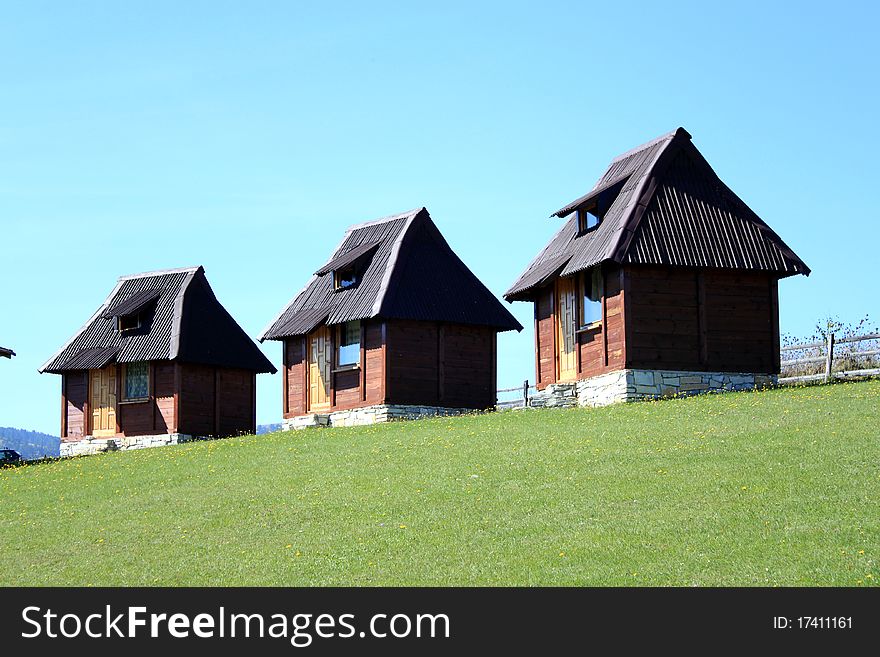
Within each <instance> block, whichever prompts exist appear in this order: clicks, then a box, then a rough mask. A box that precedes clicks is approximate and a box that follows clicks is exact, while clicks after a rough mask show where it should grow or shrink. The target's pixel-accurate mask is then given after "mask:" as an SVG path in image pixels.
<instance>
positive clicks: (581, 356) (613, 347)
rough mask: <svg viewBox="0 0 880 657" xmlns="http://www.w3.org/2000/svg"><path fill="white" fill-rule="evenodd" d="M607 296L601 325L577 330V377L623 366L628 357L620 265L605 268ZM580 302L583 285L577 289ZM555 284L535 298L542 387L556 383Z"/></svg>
mask: <svg viewBox="0 0 880 657" xmlns="http://www.w3.org/2000/svg"><path fill="white" fill-rule="evenodd" d="M602 276H603V279H604V280H603V283H604V288H605V296H604V298H603V300H602V314H603V321H602V324H601V326H597V327H594V328H592V329H586V330H581V331H579V332H578V333H577V344H578V365H577V371H578V375H577V378H579V379H585V378H588V377H591V376H596V375H597V374H602V373H604V372H610V371H612V370H617V369H621V368H622V367H623V363H624V357H625V331H624V294H623V285H624V279H623V278H622V276H621V269H620V268H619V267H608V266H605V267H603V271H602ZM577 296H578V303H580V288H579V287H578V289H577ZM554 304H555V291H554V286H553V284H552V283H551V284H550V285H548V286H546V287H544V288H543V289H542V290H540V292H539V293H538V296H537V299H536V301H535V341H536V348H535V352H536V372H535V376H536V379H535V380H536V381H537V384H538V389H541V390H542V389H544V388H545V387H547V385H548V384H550V383H555V382H556V373H557V363H556V358H557V355H556V330H555V329H556V324H555V322H556V319H555V317H554V314H555V311H556V309H555V307H554Z"/></svg>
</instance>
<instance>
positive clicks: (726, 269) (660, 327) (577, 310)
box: [504, 128, 810, 405]
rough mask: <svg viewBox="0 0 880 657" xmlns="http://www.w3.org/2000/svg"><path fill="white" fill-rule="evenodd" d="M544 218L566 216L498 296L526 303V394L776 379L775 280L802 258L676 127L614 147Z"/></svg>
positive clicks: (738, 384) (799, 269)
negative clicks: (529, 338) (599, 170)
mask: <svg viewBox="0 0 880 657" xmlns="http://www.w3.org/2000/svg"><path fill="white" fill-rule="evenodd" d="M551 216H552V217H558V218H560V219H566V221H565V223H564V225H563V226H562V228H561V229H560V230H559V232H558V233H556V235H555V236H554V237H553V238H552V239H551V240H550V242H549V244H547V246H545V247H544V249H542V250H541V252H540V253H539V254H538V256H537V257H536V258H535V259H534V260H533V261H532V262H531V263H530V264H529V266H528V267H527V268H526V270H525V272H523V274H522V275H521V276H520V277H519V278H518V279H517V281H516V282H515V283H514V284H513V286H512V287H511V288H510V289H509V290H508V291H507V293H506V294H505V295H504V296H505V298H506V299H507V300H508V301H529V302H531V303H533V304H534V308H535V361H536V379H537V386H538V389H539V390H542V391H544V392H543V393H542V394H540V395H538V399H537V402H538V403H539V404H542V403H545V404H549V405H557V404H558V405H571V404H574V403H580V404H581V405H602V404H606V403H611V402H614V401H621V400H631V399H639V398H644V397H656V396H661V395H670V394H676V393H689V392H699V391H705V390H716V389H730V388H736V389H739V388H747V387H754V386H760V385H764V384H769V383H771V382H773V381H774V380H775V376H776V375H777V374H778V373H779V302H778V294H777V284H778V282H779V280H780V279H782V278H785V277H787V276H793V275H795V274H807V275H808V274H809V272H810V270H809V268H807V266H806V265H805V264H804V262H803V261H802V260H801V259H800V258H799V257H798V256H797V255H795V254H794V252H793V251H792V250H791V249H790V248H789V247H788V246H786V244H785V243H784V242H783V241H782V239H781V238H780V237H779V236H778V235H777V234H776V233H775V232H773V230H772V229H771V228H770V227H769V226H768V225H767V224H766V223H764V222H763V221H762V220H761V219H760V218H759V217H758V216H757V215H756V214H755V213H754V212H752V210H751V209H749V207H748V206H747V205H746V204H745V203H744V202H743V201H742V200H740V198H739V197H738V196H737V195H736V194H734V193H733V192H732V191H731V190H730V189H729V188H728V187H727V186H726V185H725V184H724V183H723V182H721V180H720V179H719V178H718V176H717V175H716V174H715V172H714V171H713V170H712V168H711V167H710V166H709V164H708V163H707V162H706V160H705V159H704V158H703V156H702V155H701V154H700V152H699V151H698V150H697V148H696V147H695V146H694V145H693V143H692V141H691V136H690V135H689V134H688V133H687V131H685V130H684V129H683V128H679V129H678V130H676V131H674V132H672V133H669V134H667V135H664V136H662V137H660V138H658V139H654V140H653V141H650V142H648V143H647V144H644V145H642V146H639V147H638V148H636V149H634V150H631V151H628V152H626V153H624V154H622V155H620V156H618V157H616V158H615V159H614V160H613V161H612V162H611V164H610V165H609V166H608V169H607V170H606V171H605V173H604V174H603V175H602V177H601V178H600V179H599V181H598V182H597V183H596V184H595V186H594V187H593V189H592V190H590V191H589V192H588V193H587V194H586V195H584V196H581V197H580V198H578V199H577V200H575V201H573V202H571V203H569V204H568V205H566V206H565V207H563V208H562V209H561V210H559V211H557V212H555V213H554V214H553V215H551Z"/></svg>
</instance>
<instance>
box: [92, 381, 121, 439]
mask: <svg viewBox="0 0 880 657" xmlns="http://www.w3.org/2000/svg"><path fill="white" fill-rule="evenodd" d="M89 407H90V409H91V411H92V435H93V436H115V435H116V365H109V366H107V367H105V368H104V369H102V370H90V372H89Z"/></svg>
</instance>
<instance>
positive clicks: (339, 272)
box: [333, 267, 361, 292]
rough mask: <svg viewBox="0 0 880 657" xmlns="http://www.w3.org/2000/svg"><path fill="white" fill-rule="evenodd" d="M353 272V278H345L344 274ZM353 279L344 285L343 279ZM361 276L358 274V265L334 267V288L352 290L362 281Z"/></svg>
mask: <svg viewBox="0 0 880 657" xmlns="http://www.w3.org/2000/svg"><path fill="white" fill-rule="evenodd" d="M349 273H350V274H351V278H350V279H349V278H343V275H344V274H349ZM344 280H351V283H350V284H349V285H343V284H342V281H344ZM360 282H361V280H360V276H358V270H357V268H356V267H345V268H344V269H334V270H333V289H334V290H335V291H336V292H342V291H343V290H350V289H352V288H353V287H357V286H358V283H360Z"/></svg>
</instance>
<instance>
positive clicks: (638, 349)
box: [535, 266, 779, 388]
mask: <svg viewBox="0 0 880 657" xmlns="http://www.w3.org/2000/svg"><path fill="white" fill-rule="evenodd" d="M603 275H604V277H605V298H604V300H603V313H604V321H603V324H602V327H601V328H595V329H591V330H588V331H583V332H580V333H579V334H578V345H579V349H580V353H579V358H580V360H579V363H578V372H579V374H578V378H588V377H591V376H596V375H597V374H602V373H604V372H608V371H611V370H618V369H622V368H623V367H630V368H637V369H673V370H694V371H726V372H759V373H778V372H779V316H778V313H779V308H778V302H777V280H776V278H775V277H773V276H772V275H770V274H767V273H761V272H744V271H733V270H718V269H713V270H698V269H692V268H683V267H659V266H657V267H655V266H627V267H625V268H619V267H606V268H605V270H604V274H603ZM553 313H554V287H553V285H552V284H551V285H549V286H547V287H545V288H544V289H543V290H541V292H540V293H539V295H538V296H537V299H536V302H535V338H536V343H537V344H536V360H537V372H536V374H537V376H538V387H539V388H544V387H545V386H546V385H547V384H549V383H553V382H555V381H556V340H555V323H554V322H555V320H554V317H553Z"/></svg>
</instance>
